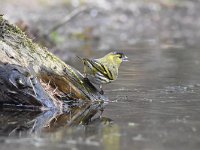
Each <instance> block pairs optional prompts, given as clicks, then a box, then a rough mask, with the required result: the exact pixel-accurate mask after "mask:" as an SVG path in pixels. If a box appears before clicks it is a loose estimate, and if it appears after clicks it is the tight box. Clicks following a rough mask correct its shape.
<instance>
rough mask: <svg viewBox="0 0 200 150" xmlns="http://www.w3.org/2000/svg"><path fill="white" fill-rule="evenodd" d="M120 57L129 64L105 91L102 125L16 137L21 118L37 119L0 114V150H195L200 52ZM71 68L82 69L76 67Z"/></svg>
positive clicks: (144, 51) (150, 51) (146, 51)
mask: <svg viewBox="0 0 200 150" xmlns="http://www.w3.org/2000/svg"><path fill="white" fill-rule="evenodd" d="M124 52H125V53H126V55H128V56H129V62H126V63H123V64H122V66H121V68H120V73H119V78H118V80H117V81H115V82H113V83H111V84H109V85H106V86H104V89H105V94H106V95H107V96H108V97H109V100H110V102H109V103H108V104H107V106H106V108H105V111H104V113H103V117H102V119H95V120H93V122H92V123H91V124H89V125H86V126H83V125H78V126H73V127H68V126H66V125H65V124H62V125H61V126H60V127H59V128H56V129H55V130H52V131H48V132H44V131H43V132H35V133H33V134H29V133H28V134H27V132H25V133H26V134H24V132H20V133H19V134H15V132H13V131H12V129H14V130H17V129H15V128H14V127H16V126H19V125H20V124H23V123H24V120H23V119H24V118H30V120H29V121H30V123H28V124H31V120H32V119H33V118H35V117H36V116H38V115H39V114H37V113H33V112H30V113H25V112H16V113H15V114H13V113H9V112H8V113H5V112H1V118H2V119H1V122H0V123H1V129H0V135H1V136H0V142H1V147H0V149H2V150H9V149H20V150H25V149H30V150H31V149H48V150H51V149H52V150H53V149H73V150H78V149H80V150H83V149H88V150H92V149H96V150H98V149H105V150H110V149H114V150H119V149H123V150H130V149H137V150H161V149H165V150H179V149H180V150H184V149H185V150H188V149H190V150H192V149H199V146H200V138H199V135H200V116H199V113H200V107H199V106H200V100H199V98H200V76H199V75H200V67H199V63H200V60H199V58H200V51H199V50H198V49H196V48H188V49H186V48H167V49H166V48H159V47H155V48H141V49H134V50H127V51H124ZM105 53H106V52H100V53H98V56H100V55H102V56H103V55H104V54H105ZM95 56H96V57H97V55H94V57H95ZM74 66H75V67H77V68H81V67H80V64H79V62H77V63H76V64H74ZM25 116H26V117H25ZM19 118H21V119H19ZM44 118H46V119H47V117H46V116H45V115H43V119H44ZM47 120H48V119H47ZM26 121H27V120H26ZM10 131H12V132H10ZM24 131H26V128H24Z"/></svg>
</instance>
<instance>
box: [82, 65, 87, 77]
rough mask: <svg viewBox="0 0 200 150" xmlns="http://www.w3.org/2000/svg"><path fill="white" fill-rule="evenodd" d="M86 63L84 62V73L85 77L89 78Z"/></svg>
mask: <svg viewBox="0 0 200 150" xmlns="http://www.w3.org/2000/svg"><path fill="white" fill-rule="evenodd" d="M86 70H87V68H86V64H85V63H84V66H83V73H84V77H85V78H87V74H86Z"/></svg>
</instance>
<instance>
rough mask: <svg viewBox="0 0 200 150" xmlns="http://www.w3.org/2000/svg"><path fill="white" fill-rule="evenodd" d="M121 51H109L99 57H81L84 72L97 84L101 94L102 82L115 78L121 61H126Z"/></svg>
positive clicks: (108, 81)
mask: <svg viewBox="0 0 200 150" xmlns="http://www.w3.org/2000/svg"><path fill="white" fill-rule="evenodd" d="M127 58H128V57H127V56H125V55H124V54H123V53H119V52H111V53H109V54H107V55H106V56H104V57H102V58H99V59H87V58H81V59H82V61H83V64H84V74H85V77H86V78H88V79H89V80H90V81H91V82H92V83H94V84H97V85H99V87H100V89H101V93H102V94H103V90H102V84H106V83H110V82H112V81H114V80H116V79H117V76H118V69H119V66H120V64H121V63H122V62H123V61H128V59H127Z"/></svg>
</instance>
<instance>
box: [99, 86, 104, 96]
mask: <svg viewBox="0 0 200 150" xmlns="http://www.w3.org/2000/svg"><path fill="white" fill-rule="evenodd" d="M99 88H100V92H99V93H100V94H102V95H103V94H104V91H103V89H102V85H101V84H100V85H99Z"/></svg>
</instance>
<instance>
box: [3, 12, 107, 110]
mask: <svg viewBox="0 0 200 150" xmlns="http://www.w3.org/2000/svg"><path fill="white" fill-rule="evenodd" d="M105 100H107V98H106V97H105V96H104V95H101V94H100V92H99V91H98V90H97V89H96V88H95V86H93V85H92V84H91V83H90V81H89V80H88V79H86V78H84V76H83V75H82V74H81V73H80V72H79V71H78V70H76V69H75V68H73V67H72V66H70V65H68V64H66V63H64V62H63V61H62V60H60V59H59V58H58V57H56V56H55V55H53V54H52V53H50V52H49V51H48V50H47V49H46V48H45V47H42V46H39V45H38V44H36V43H33V42H32V40H31V39H29V38H28V37H27V36H26V35H25V33H24V32H22V31H21V30H20V29H19V28H18V27H16V26H15V25H12V24H10V23H9V22H8V21H7V20H5V19H4V18H3V15H0V105H4V106H5V105H6V106H9V105H15V106H25V107H27V108H30V107H38V109H40V110H45V109H58V110H64V109H67V108H68V105H69V102H72V103H73V102H74V101H76V102H77V101H85V102H90V103H91V102H97V101H98V102H103V101H105Z"/></svg>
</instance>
